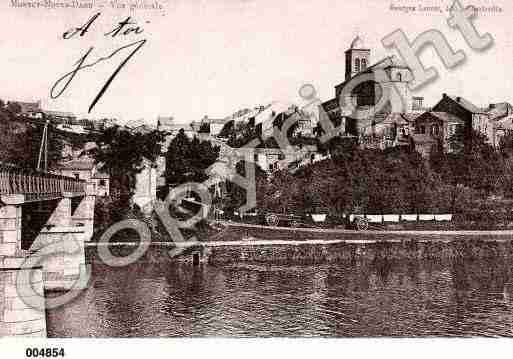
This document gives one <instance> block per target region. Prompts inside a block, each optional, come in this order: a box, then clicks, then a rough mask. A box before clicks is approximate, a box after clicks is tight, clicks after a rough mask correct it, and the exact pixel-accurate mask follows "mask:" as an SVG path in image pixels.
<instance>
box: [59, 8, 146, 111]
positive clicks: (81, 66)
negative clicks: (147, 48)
mask: <svg viewBox="0 0 513 359" xmlns="http://www.w3.org/2000/svg"><path fill="white" fill-rule="evenodd" d="M99 16H100V13H97V14H95V15H94V16H92V17H91V18H90V19H89V20H88V21H87V22H86V23H85V24H84V25H83V26H80V27H75V28H73V29H70V30H68V31H66V32H65V33H64V34H63V35H62V37H63V39H65V40H68V39H71V38H73V37H75V36H77V35H78V36H80V37H82V36H84V35H85V34H86V33H87V32H88V31H89V29H90V27H91V26H92V25H93V23H94V22H95V21H96V19H97V18H98V17H99ZM143 31H144V30H143V29H142V28H141V27H140V26H136V23H135V22H133V21H132V19H131V17H130V16H129V17H128V18H126V19H125V20H123V21H121V22H119V23H118V25H117V27H116V28H114V29H113V30H112V31H109V32H107V33H106V34H104V35H105V36H111V37H117V36H127V35H130V34H135V35H139V34H141V33H142V32H143ZM146 42H147V40H146V39H142V40H138V41H134V42H132V43H129V44H128V45H124V46H121V47H119V48H117V49H116V50H114V51H113V52H112V53H111V54H110V55H108V56H103V57H99V58H98V59H97V60H96V61H94V62H90V63H86V60H88V59H89V57H90V55H91V53H92V52H93V50H94V47H90V48H89V49H88V50H87V51H86V52H85V54H84V55H83V56H82V57H80V59H79V60H78V61H77V62H76V63H75V64H74V66H75V67H74V68H73V69H72V70H71V71H69V72H67V73H66V74H64V75H63V76H61V77H60V78H59V79H58V80H57V81H56V82H55V84H54V85H53V86H52V88H51V90H50V97H51V98H52V99H57V98H58V97H59V96H61V95H62V94H63V93H64V91H66V89H67V88H68V87H69V86H70V84H71V82H72V81H73V79H74V78H75V76H76V75H77V74H78V73H79V72H81V71H82V70H85V69H88V68H89V69H90V68H93V67H95V66H96V65H97V64H99V63H101V62H104V61H107V60H110V59H112V58H113V57H114V56H116V55H117V54H118V53H120V52H122V51H123V50H125V49H132V51H131V52H130V53H129V54H128V56H126V57H125V58H124V59H123V60H122V62H121V63H120V64H119V65H118V67H117V68H116V69H115V71H114V72H113V73H112V75H111V76H110V77H109V78H108V79H107V81H106V82H105V84H104V85H103V87H102V88H101V90H100V91H99V92H98V94H97V95H96V97H95V98H94V99H93V101H92V102H91V104H90V105H89V109H88V112H89V113H90V112H91V111H92V110H93V108H94V106H95V105H96V104H97V103H98V101H99V100H100V99H101V98H102V96H103V95H104V94H105V92H106V91H107V90H108V88H109V86H110V84H111V83H112V81H114V79H115V78H116V76H117V75H118V74H119V72H120V71H121V69H122V68H123V67H124V66H125V65H126V64H127V63H128V62H129V61H130V59H131V58H132V57H134V56H135V54H137V53H138V52H139V51H140V50H141V48H142V47H143V46H144V45H145V44H146Z"/></svg>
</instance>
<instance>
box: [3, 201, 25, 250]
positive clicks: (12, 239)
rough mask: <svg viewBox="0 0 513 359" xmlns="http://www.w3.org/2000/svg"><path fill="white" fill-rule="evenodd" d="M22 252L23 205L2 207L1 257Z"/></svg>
mask: <svg viewBox="0 0 513 359" xmlns="http://www.w3.org/2000/svg"><path fill="white" fill-rule="evenodd" d="M20 252H21V205H7V206H3V207H0V257H2V256H16V255H17V254H18V253H20Z"/></svg>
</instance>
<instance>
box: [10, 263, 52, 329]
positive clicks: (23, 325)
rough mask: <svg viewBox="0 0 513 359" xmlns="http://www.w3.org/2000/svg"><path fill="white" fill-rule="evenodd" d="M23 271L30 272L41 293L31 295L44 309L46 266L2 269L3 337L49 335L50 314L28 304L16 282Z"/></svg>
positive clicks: (32, 284) (31, 281)
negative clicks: (47, 327) (47, 316)
mask: <svg viewBox="0 0 513 359" xmlns="http://www.w3.org/2000/svg"><path fill="white" fill-rule="evenodd" d="M20 271H30V272H31V277H30V279H29V281H30V283H22V284H20V285H27V286H29V285H30V286H32V288H33V289H34V290H35V292H36V293H37V294H38V295H37V296H34V297H33V298H31V302H32V303H33V302H34V301H36V302H37V304H38V306H39V307H40V308H44V301H45V298H44V288H43V269H42V268H41V267H35V268H30V269H16V268H0V293H1V295H0V337H5V336H24V337H42V338H45V337H46V313H45V311H40V310H38V309H34V308H32V307H30V306H28V305H27V304H26V303H25V302H24V301H23V298H22V296H21V295H20V294H19V293H18V289H17V287H16V281H17V278H18V274H19V273H20Z"/></svg>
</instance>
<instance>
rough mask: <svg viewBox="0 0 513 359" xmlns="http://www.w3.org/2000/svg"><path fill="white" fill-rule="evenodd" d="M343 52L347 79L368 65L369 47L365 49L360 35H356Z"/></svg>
mask: <svg viewBox="0 0 513 359" xmlns="http://www.w3.org/2000/svg"><path fill="white" fill-rule="evenodd" d="M345 54H346V81H347V80H349V79H350V78H352V77H353V76H355V75H356V74H357V73H359V72H361V71H364V70H365V69H366V68H367V67H368V66H369V62H370V49H366V48H365V46H364V44H363V41H362V39H361V38H360V36H356V37H355V38H354V40H353V41H352V42H351V47H350V48H349V49H348V50H346V52H345Z"/></svg>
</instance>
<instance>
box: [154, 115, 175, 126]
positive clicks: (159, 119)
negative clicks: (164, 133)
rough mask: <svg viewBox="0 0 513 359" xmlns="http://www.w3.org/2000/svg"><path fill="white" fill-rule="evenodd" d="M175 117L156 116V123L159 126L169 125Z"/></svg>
mask: <svg viewBox="0 0 513 359" xmlns="http://www.w3.org/2000/svg"><path fill="white" fill-rule="evenodd" d="M174 121H175V119H174V118H173V117H172V116H167V117H165V116H158V117H157V124H158V125H159V126H170V125H172V124H173V123H174Z"/></svg>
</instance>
